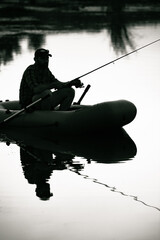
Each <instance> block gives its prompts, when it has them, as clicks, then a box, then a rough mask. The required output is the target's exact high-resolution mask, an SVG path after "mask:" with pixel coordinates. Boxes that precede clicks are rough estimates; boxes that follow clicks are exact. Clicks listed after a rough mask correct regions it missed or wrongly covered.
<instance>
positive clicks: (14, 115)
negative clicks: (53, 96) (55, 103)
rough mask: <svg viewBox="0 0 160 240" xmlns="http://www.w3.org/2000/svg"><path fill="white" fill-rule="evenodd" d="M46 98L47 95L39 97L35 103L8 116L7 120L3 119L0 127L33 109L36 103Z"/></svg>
mask: <svg viewBox="0 0 160 240" xmlns="http://www.w3.org/2000/svg"><path fill="white" fill-rule="evenodd" d="M48 97H49V94H47V95H46V96H44V97H41V98H39V99H37V100H36V101H34V102H32V103H31V104H29V105H28V106H26V107H24V108H23V109H21V110H20V111H18V112H16V113H14V114H12V115H11V116H9V117H8V118H6V119H4V120H3V121H2V122H1V123H0V125H3V124H4V123H6V122H8V121H10V120H12V119H13V118H15V117H16V116H18V115H20V114H21V113H23V112H25V111H27V110H28V109H29V108H31V107H33V106H34V105H36V104H37V103H39V102H41V101H42V100H44V99H46V98H48Z"/></svg>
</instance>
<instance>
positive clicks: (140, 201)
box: [69, 168, 160, 211]
mask: <svg viewBox="0 0 160 240" xmlns="http://www.w3.org/2000/svg"><path fill="white" fill-rule="evenodd" d="M69 170H70V171H71V172H74V173H76V174H78V175H80V176H81V177H83V178H85V179H88V180H91V181H92V182H94V183H97V184H100V185H102V186H104V187H107V188H109V189H110V191H112V192H115V193H119V194H121V195H123V196H124V197H130V198H132V199H133V200H135V201H137V202H139V203H142V204H143V205H145V206H147V207H150V208H154V209H156V210H158V211H160V208H158V207H155V206H152V205H149V204H147V203H145V202H144V201H142V200H140V199H138V197H137V196H134V195H129V194H126V193H124V192H122V191H119V190H118V189H116V187H112V186H109V185H108V184H106V183H102V182H99V181H98V179H96V178H90V177H89V176H88V175H85V174H81V173H80V172H79V171H75V170H73V169H71V168H69Z"/></svg>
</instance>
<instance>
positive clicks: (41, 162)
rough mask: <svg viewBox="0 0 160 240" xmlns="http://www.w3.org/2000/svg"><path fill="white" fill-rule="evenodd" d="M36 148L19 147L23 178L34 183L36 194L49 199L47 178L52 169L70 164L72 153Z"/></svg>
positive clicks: (58, 168)
mask: <svg viewBox="0 0 160 240" xmlns="http://www.w3.org/2000/svg"><path fill="white" fill-rule="evenodd" d="M54 155H55V157H54V159H53V157H52V152H50V151H46V150H41V149H36V148H33V147H23V148H22V147H21V148H20V159H21V163H22V168H23V172H24V176H25V178H26V179H27V180H28V182H29V183H30V184H36V190H35V192H36V196H37V197H39V198H40V199H41V200H49V199H50V197H52V196H53V194H52V193H51V192H50V185H49V183H48V180H49V178H50V176H51V174H52V172H53V170H55V169H56V170H63V169H66V168H67V167H66V166H67V165H68V164H69V165H71V164H72V159H73V158H74V155H71V154H66V153H58V152H56V153H54Z"/></svg>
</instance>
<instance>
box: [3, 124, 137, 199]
mask: <svg viewBox="0 0 160 240" xmlns="http://www.w3.org/2000/svg"><path fill="white" fill-rule="evenodd" d="M0 140H1V141H3V142H6V143H7V145H10V143H15V144H17V145H18V146H19V147H20V160H21V165H22V169H23V173H24V177H25V178H26V179H27V181H28V183H29V184H34V185H36V188H35V192H36V196H37V197H39V198H40V199H41V200H49V199H50V197H52V196H53V193H52V192H51V190H50V184H49V182H48V181H49V179H50V177H51V175H52V172H53V171H54V170H63V169H70V170H71V171H74V172H77V173H78V174H79V171H80V170H82V169H83V168H84V165H83V163H81V162H78V163H77V161H76V163H75V162H74V158H75V156H78V157H81V158H85V159H86V160H87V162H88V163H90V162H91V161H92V160H94V161H97V162H100V163H106V164H107V163H118V162H120V161H126V160H129V159H131V158H133V157H134V156H135V155H136V151H137V149H136V145H135V143H134V142H133V140H132V139H131V138H130V137H129V135H128V134H127V133H126V131H125V130H124V129H118V130H117V131H111V132H108V134H107V135H104V136H101V137H100V136H99V137H98V136H96V137H89V136H88V137H87V136H86V137H85V138H81V137H79V138H67V139H66V138H54V137H53V136H51V135H49V136H48V135H47V134H44V132H43V134H42V132H40V131H37V130H36V129H33V128H31V129H30V128H21V129H20V128H7V129H3V130H1V132H0Z"/></svg>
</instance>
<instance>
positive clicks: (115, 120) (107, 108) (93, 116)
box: [0, 100, 136, 136]
mask: <svg viewBox="0 0 160 240" xmlns="http://www.w3.org/2000/svg"><path fill="white" fill-rule="evenodd" d="M6 109H9V110H10V111H9V112H8V111H6ZM11 109H12V110H11ZM13 109H15V110H13ZM18 111H19V110H18V109H17V102H14V101H13V102H12V101H11V102H2V103H1V104H0V121H2V122H3V120H5V119H6V118H8V117H10V116H12V114H14V113H17V112H18ZM135 116H136V107H135V105H134V104H133V103H131V102H129V101H126V100H119V101H111V102H103V103H99V104H95V105H91V106H80V105H79V106H77V107H76V106H73V108H72V109H71V110H70V111H34V112H32V113H26V112H25V113H23V114H21V115H18V116H16V117H15V118H13V119H12V120H11V121H8V122H5V126H7V127H8V126H14V127H15V126H18V127H34V128H39V129H40V128H41V129H42V128H45V132H46V131H48V133H49V134H54V135H57V136H59V135H61V136H62V135H65V136H67V135H74V136H75V135H82V136H83V135H85V134H86V133H89V134H91V133H100V132H102V133H103V132H104V131H106V130H107V131H108V129H110V128H117V127H122V126H124V125H126V124H128V123H130V122H131V121H133V119H134V118H135ZM47 129H48V130H47Z"/></svg>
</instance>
